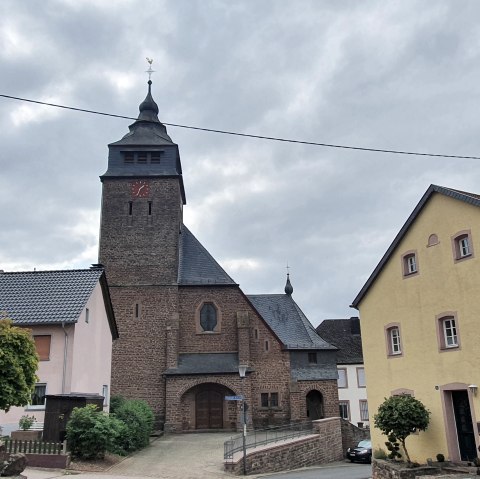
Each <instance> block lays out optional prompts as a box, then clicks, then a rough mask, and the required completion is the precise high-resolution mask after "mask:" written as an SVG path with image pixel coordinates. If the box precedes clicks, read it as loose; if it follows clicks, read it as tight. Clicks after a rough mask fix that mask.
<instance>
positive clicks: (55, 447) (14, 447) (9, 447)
mask: <svg viewBox="0 0 480 479" xmlns="http://www.w3.org/2000/svg"><path fill="white" fill-rule="evenodd" d="M66 446H67V444H66V441H64V442H46V441H20V440H18V439H13V440H12V439H6V440H5V450H6V452H8V453H13V454H15V453H17V452H22V453H24V454H65V453H66V450H67V447H66Z"/></svg>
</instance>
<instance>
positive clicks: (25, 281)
mask: <svg viewBox="0 0 480 479" xmlns="http://www.w3.org/2000/svg"><path fill="white" fill-rule="evenodd" d="M98 282H100V284H101V287H102V294H103V297H104V301H105V307H106V311H107V316H108V321H109V323H110V329H111V331H112V337H113V338H114V339H116V338H117V337H118V330H117V325H116V323H115V318H114V316H113V309H112V304H111V301H110V295H109V293H108V286H107V282H106V278H105V272H104V270H103V269H102V268H91V269H75V270H62V271H22V272H11V273H0V311H1V312H2V314H4V315H5V316H6V317H8V318H10V319H12V320H13V322H14V324H17V325H25V326H27V325H28V326H33V325H37V324H61V323H67V324H69V323H76V322H77V321H78V318H79V316H80V313H81V312H82V310H83V308H84V307H85V305H86V304H87V301H88V299H89V298H90V295H91V294H92V292H93V290H94V288H95V286H96V285H97V283H98Z"/></svg>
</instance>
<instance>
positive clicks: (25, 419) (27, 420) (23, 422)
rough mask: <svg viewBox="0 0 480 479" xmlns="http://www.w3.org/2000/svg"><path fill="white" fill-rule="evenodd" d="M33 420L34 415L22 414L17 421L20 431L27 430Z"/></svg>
mask: <svg viewBox="0 0 480 479" xmlns="http://www.w3.org/2000/svg"><path fill="white" fill-rule="evenodd" d="M34 422H35V416H27V415H25V416H22V417H21V418H20V420H19V421H18V427H19V428H20V429H21V430H22V431H28V430H29V429H30V428H31V427H32V424H33V423H34Z"/></svg>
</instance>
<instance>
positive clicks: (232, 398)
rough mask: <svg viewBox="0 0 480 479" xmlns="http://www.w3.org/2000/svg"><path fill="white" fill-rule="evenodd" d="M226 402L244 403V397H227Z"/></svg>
mask: <svg viewBox="0 0 480 479" xmlns="http://www.w3.org/2000/svg"><path fill="white" fill-rule="evenodd" d="M225 401H243V396H225Z"/></svg>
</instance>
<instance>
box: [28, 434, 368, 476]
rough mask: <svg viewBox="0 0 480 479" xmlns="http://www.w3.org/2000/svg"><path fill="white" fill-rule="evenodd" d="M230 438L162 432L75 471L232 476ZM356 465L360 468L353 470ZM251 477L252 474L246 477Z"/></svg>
mask: <svg viewBox="0 0 480 479" xmlns="http://www.w3.org/2000/svg"><path fill="white" fill-rule="evenodd" d="M230 437H231V434H225V433H193V434H172V435H166V436H164V437H161V438H160V439H157V440H156V441H153V442H152V443H151V444H150V446H149V447H147V448H145V449H143V450H141V451H139V452H138V453H136V454H133V455H132V456H130V457H128V458H126V459H124V460H123V461H122V462H120V463H119V464H117V465H115V466H113V467H112V468H111V469H110V470H108V471H107V472H106V473H81V474H78V475H77V474H76V473H75V477H78V479H125V478H126V477H130V478H135V479H151V478H152V477H153V478H159V479H226V478H229V479H234V478H235V477H241V476H233V475H231V474H227V473H225V472H224V471H223V443H224V441H226V440H227V439H229V438H230ZM357 468H360V469H357ZM369 472H370V468H369V466H362V465H360V466H358V465H357V466H356V467H355V465H350V464H346V463H335V464H334V465H325V466H323V467H313V468H306V469H302V470H299V471H295V472H290V473H277V474H265V475H263V476H258V477H263V478H264V479H269V478H272V479H273V478H284V479H287V478H292V479H293V478H295V479H297V478H325V479H331V478H338V479H340V478H348V479H365V478H367V477H370V475H369V474H368V473H369ZM63 474H64V471H62V470H60V469H56V470H47V469H34V468H27V469H26V470H25V472H24V475H26V476H27V478H28V479H65V478H64V477H61V476H63ZM248 477H249V478H251V479H254V477H255V476H248Z"/></svg>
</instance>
